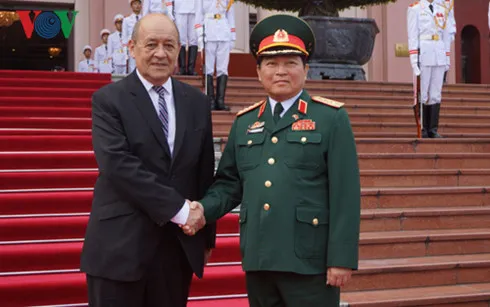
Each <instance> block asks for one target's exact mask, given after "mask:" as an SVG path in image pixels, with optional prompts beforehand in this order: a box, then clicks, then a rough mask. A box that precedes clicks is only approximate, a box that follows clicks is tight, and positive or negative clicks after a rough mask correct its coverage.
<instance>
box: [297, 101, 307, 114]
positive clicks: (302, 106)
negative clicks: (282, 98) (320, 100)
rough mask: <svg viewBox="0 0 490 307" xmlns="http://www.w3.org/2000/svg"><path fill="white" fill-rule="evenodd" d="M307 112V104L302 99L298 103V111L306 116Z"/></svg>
mask: <svg viewBox="0 0 490 307" xmlns="http://www.w3.org/2000/svg"><path fill="white" fill-rule="evenodd" d="M307 110H308V103H307V102H306V101H304V100H303V99H300V100H299V102H298V111H299V112H300V113H302V114H305V115H306V111H307Z"/></svg>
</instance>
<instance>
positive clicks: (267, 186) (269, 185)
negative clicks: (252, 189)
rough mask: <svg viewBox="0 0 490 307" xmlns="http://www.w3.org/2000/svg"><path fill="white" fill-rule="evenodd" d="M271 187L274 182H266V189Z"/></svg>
mask: <svg viewBox="0 0 490 307" xmlns="http://www.w3.org/2000/svg"><path fill="white" fill-rule="evenodd" d="M271 186H272V182H270V181H269V180H267V181H266V182H265V187H266V188H270V187H271Z"/></svg>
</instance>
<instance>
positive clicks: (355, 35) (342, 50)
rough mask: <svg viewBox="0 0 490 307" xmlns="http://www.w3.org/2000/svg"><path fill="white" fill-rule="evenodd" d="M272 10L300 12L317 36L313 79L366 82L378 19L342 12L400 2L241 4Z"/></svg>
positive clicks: (276, 0) (262, 0)
mask: <svg viewBox="0 0 490 307" xmlns="http://www.w3.org/2000/svg"><path fill="white" fill-rule="evenodd" d="M241 1H242V2H244V3H247V4H251V5H254V6H257V7H261V8H264V9H269V10H279V11H293V12H298V16H299V17H301V18H303V20H305V21H306V22H307V23H308V24H309V25H310V26H311V28H312V29H313V32H314V33H315V36H316V47H315V53H314V55H313V56H312V57H311V59H310V72H309V77H310V78H311V79H346V80H366V77H365V73H364V70H363V69H362V65H364V64H366V63H367V62H368V61H369V59H370V58H371V55H372V52H373V48H374V41H375V37H376V34H378V33H379V29H378V26H377V25H376V22H375V21H374V19H370V18H343V17H339V11H341V10H343V9H347V8H349V7H356V6H361V7H362V6H366V5H375V4H382V3H389V2H395V1H396V0H297V1H295V0H286V1H285V0H241Z"/></svg>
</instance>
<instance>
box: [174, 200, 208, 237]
mask: <svg viewBox="0 0 490 307" xmlns="http://www.w3.org/2000/svg"><path fill="white" fill-rule="evenodd" d="M187 202H188V203H190V204H189V209H190V210H189V216H188V217H187V221H186V223H185V225H179V226H180V228H182V231H184V233H185V234H186V235H188V236H193V235H195V234H196V233H197V232H198V231H199V230H201V229H202V228H203V227H204V226H205V225H206V219H205V218H204V207H203V206H202V205H201V203H199V202H197V201H192V202H191V201H189V200H187Z"/></svg>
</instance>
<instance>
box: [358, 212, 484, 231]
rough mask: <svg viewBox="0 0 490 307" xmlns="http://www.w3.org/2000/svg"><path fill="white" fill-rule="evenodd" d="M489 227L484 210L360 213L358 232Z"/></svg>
mask: <svg viewBox="0 0 490 307" xmlns="http://www.w3.org/2000/svg"><path fill="white" fill-rule="evenodd" d="M488 225H490V206H487V207H481V206H480V207H425V208H393V209H363V210H362V211H361V231H362V232H368V231H408V230H425V229H470V228H485V227H488Z"/></svg>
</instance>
